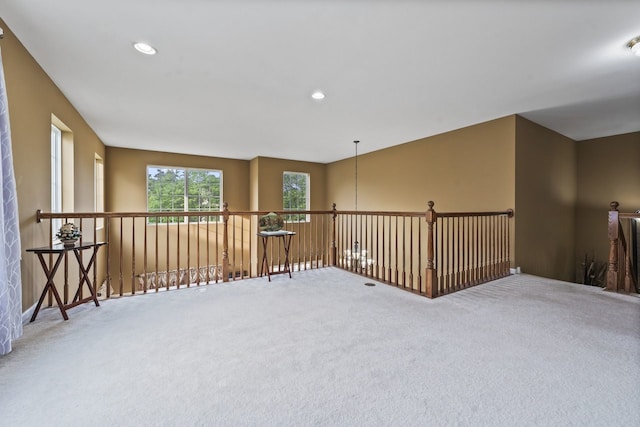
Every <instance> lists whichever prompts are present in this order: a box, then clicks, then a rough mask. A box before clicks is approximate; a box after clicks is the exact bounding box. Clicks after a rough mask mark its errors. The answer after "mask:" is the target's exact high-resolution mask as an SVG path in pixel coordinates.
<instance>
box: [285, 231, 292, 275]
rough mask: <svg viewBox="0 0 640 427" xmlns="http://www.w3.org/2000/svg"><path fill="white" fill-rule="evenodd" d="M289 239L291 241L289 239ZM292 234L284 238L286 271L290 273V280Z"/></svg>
mask: <svg viewBox="0 0 640 427" xmlns="http://www.w3.org/2000/svg"><path fill="white" fill-rule="evenodd" d="M287 237H289V239H287ZM292 237H293V235H292V234H289V235H288V236H282V241H283V246H284V271H286V272H287V273H289V279H291V265H289V246H291V238H292Z"/></svg>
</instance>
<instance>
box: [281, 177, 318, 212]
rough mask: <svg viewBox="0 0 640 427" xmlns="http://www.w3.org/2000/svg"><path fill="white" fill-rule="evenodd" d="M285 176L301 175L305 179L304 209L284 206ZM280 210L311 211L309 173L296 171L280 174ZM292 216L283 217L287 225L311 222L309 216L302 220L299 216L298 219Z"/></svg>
mask: <svg viewBox="0 0 640 427" xmlns="http://www.w3.org/2000/svg"><path fill="white" fill-rule="evenodd" d="M287 175H302V176H304V178H305V207H304V209H299V208H296V209H291V208H290V207H287V206H285V205H284V204H285V199H286V197H285V182H286V176H287ZM282 210H283V211H287V210H292V211H310V210H311V174H310V173H309V172H296V171H283V172H282ZM292 216H293V215H287V214H285V215H283V219H284V221H285V222H287V223H300V222H311V216H310V215H309V214H306V215H304V219H303V218H301V217H300V216H299V217H298V218H291V217H292Z"/></svg>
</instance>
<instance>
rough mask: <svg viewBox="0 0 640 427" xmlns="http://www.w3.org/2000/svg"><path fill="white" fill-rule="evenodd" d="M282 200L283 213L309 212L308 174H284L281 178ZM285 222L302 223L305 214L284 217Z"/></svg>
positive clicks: (305, 216)
mask: <svg viewBox="0 0 640 427" xmlns="http://www.w3.org/2000/svg"><path fill="white" fill-rule="evenodd" d="M282 178H283V179H282V181H283V189H282V200H283V209H284V210H285V211H306V210H309V191H308V190H309V188H308V186H309V174H306V173H296V172H285V173H284V175H283V177H282ZM284 220H285V221H287V222H304V221H306V220H307V215H306V214H290V215H284Z"/></svg>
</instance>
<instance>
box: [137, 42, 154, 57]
mask: <svg viewBox="0 0 640 427" xmlns="http://www.w3.org/2000/svg"><path fill="white" fill-rule="evenodd" d="M133 47H134V48H136V50H137V51H138V52H140V53H144V54H145V55H155V54H156V53H157V52H158V51H157V50H156V49H155V48H154V47H153V46H151V45H150V44H147V43H145V42H137V43H134V44H133Z"/></svg>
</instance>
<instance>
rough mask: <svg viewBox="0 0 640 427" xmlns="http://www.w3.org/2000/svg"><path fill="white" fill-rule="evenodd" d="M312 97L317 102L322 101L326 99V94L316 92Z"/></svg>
mask: <svg viewBox="0 0 640 427" xmlns="http://www.w3.org/2000/svg"><path fill="white" fill-rule="evenodd" d="M311 97H312V98H313V99H315V100H316V101H320V100H321V99H324V93H323V92H322V91H319V90H316V91H315V92H313V93H312V94H311Z"/></svg>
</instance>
